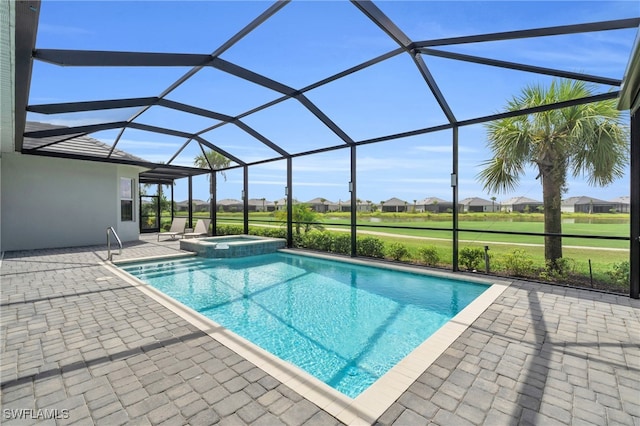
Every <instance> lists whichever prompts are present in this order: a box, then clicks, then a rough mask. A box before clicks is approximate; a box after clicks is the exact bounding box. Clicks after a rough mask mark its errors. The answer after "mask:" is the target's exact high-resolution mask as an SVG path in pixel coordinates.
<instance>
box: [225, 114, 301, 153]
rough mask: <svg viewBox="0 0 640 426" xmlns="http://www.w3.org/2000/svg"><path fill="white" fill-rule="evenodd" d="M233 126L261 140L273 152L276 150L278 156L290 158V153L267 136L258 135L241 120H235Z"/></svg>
mask: <svg viewBox="0 0 640 426" xmlns="http://www.w3.org/2000/svg"><path fill="white" fill-rule="evenodd" d="M233 124H235V125H236V126H238V127H239V128H240V129H242V130H243V131H245V132H246V133H248V134H250V135H251V136H253V137H254V138H256V139H257V140H259V141H260V142H262V143H263V144H264V145H266V146H268V147H269V148H271V149H272V150H274V151H275V152H277V153H278V154H280V155H282V156H283V157H288V156H289V153H288V152H287V151H285V150H284V149H282V148H280V146H278V145H276V144H275V143H273V142H271V141H270V140H269V139H267V138H266V137H265V136H263V135H261V134H260V133H258V132H257V131H255V130H254V129H252V128H251V127H249V126H247V125H246V124H245V123H244V122H242V121H240V120H234V121H233Z"/></svg>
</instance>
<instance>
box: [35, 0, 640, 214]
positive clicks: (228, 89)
mask: <svg viewBox="0 0 640 426" xmlns="http://www.w3.org/2000/svg"><path fill="white" fill-rule="evenodd" d="M270 5H271V2H266V1H256V2H248V1H234V2H222V1H195V2H169V1H136V2H119V1H105V2H76V1H71V2H64V1H44V2H43V3H42V8H41V9H42V10H41V14H40V24H39V31H38V40H37V43H36V46H37V48H57V49H87V50H120V51H143V52H184V53H204V54H209V53H212V52H213V51H215V50H216V49H217V48H218V47H219V46H221V45H222V44H223V43H224V42H225V41H226V40H227V39H229V38H230V37H231V36H233V35H234V34H235V33H236V32H238V31H239V30H240V29H242V28H243V27H244V26H245V25H246V24H248V23H249V22H250V21H251V20H252V19H254V18H255V17H257V16H258V15H259V14H260V13H261V12H262V11H264V10H265V9H267V8H268V7H269V6H270ZM376 5H377V6H378V7H379V8H380V9H381V10H382V11H383V12H384V13H385V14H387V16H389V17H390V18H391V19H392V20H393V21H394V22H395V23H396V24H397V25H398V26H399V27H400V29H401V30H402V31H404V33H405V34H407V35H408V36H409V37H410V38H411V39H412V40H414V41H420V40H427V39H434V38H445V37H452V36H462V35H473V34H482V33H491V32H499V31H511V30H519V29H528V28H537V27H547V26H556V25H565V24H575V23H584V22H594V21H602V20H611V19H621V18H630V17H637V16H640V6H639V5H638V3H637V2H636V1H616V2H609V1H587V2H581V1H570V2H561V1H536V2H526V1H490V2H479V1H478V2H462V1H448V2H436V1H430V2H424V1H409V2H402V1H393V2H390V1H388V2H376ZM636 33H637V29H631V30H616V31H608V32H602V33H598V34H578V35H568V36H554V37H545V38H541V39H538V40H533V39H523V40H512V41H503V42H497V43H496V42H494V43H476V44H467V45H457V46H448V47H447V48H446V49H445V48H443V50H450V51H455V52H460V53H466V54H471V55H477V56H485V57H489V58H495V59H501V60H507V61H513V62H522V63H526V64H530V65H536V66H542V67H549V68H558V69H562V70H567V71H575V72H583V73H587V74H595V75H599V76H606V77H613V78H618V79H621V78H622V77H623V74H624V71H625V68H626V64H627V62H628V60H629V55H630V53H631V49H632V46H633V43H634V40H635V38H636ZM396 47H397V46H396V45H395V44H394V43H393V42H392V41H391V39H389V38H388V37H387V36H386V35H385V34H384V33H383V32H382V31H381V30H380V29H379V28H378V27H377V26H375V25H374V24H373V23H372V22H371V21H369V20H368V19H367V18H366V17H365V16H364V15H363V14H362V13H361V12H360V11H359V10H358V9H357V8H355V7H354V6H353V5H352V4H350V3H348V2H345V1H322V2H314V1H295V0H294V1H293V2H291V3H290V4H288V5H286V6H285V7H284V8H283V9H281V10H280V11H279V12H278V13H277V14H276V15H275V16H273V17H272V18H270V19H269V20H268V21H267V22H266V23H264V24H262V25H261V26H260V27H258V28H257V29H256V30H254V31H253V32H251V33H250V34H248V35H247V36H246V37H245V38H243V39H242V40H240V41H239V42H238V43H237V44H236V45H234V46H233V47H232V48H230V49H229V50H227V51H226V52H224V53H223V54H222V55H221V58H222V59H225V60H227V61H230V62H233V63H235V64H237V65H240V66H242V67H245V68H247V69H249V70H251V71H254V72H257V73H260V74H262V75H264V76H267V77H269V78H271V79H273V80H277V81H279V82H281V83H283V84H286V85H288V86H290V87H293V88H296V89H299V88H303V87H305V86H307V85H309V84H311V83H314V82H316V81H318V80H320V79H323V78H326V77H329V76H331V75H333V74H336V73H337V72H340V71H342V70H344V69H347V68H349V67H351V66H354V65H357V64H359V63H361V62H364V61H367V60H369V59H371V58H374V57H376V56H378V55H381V54H383V53H386V52H389V51H391V50H393V49H394V48H396ZM423 58H424V60H425V62H426V64H427V66H428V67H429V69H430V71H431V73H432V74H433V76H434V78H435V80H436V82H437V83H438V85H439V88H440V90H441V91H442V93H443V94H444V96H445V97H446V99H447V102H448V103H449V105H450V107H451V109H452V111H453V113H454V115H455V117H456V118H457V119H466V118H472V117H476V116H484V115H490V114H492V113H495V112H499V111H500V110H501V109H502V107H503V106H504V105H505V103H506V100H507V99H509V98H510V97H511V96H513V95H515V94H517V93H519V91H520V90H521V89H522V88H523V87H524V86H526V85H529V84H548V83H549V82H550V81H551V78H550V77H544V76H539V75H534V74H531V73H525V72H518V71H511V70H504V69H499V68H494V67H486V66H480V65H474V64H470V63H464V62H460V61H453V60H448V59H443V58H437V57H432V56H424V55H423ZM188 70H189V69H188V68H180V67H172V68H153V69H140V68H102V69H100V68H75V67H58V66H53V65H50V64H46V63H41V62H36V63H35V65H34V73H33V81H32V85H31V94H30V101H29V102H30V104H41V103H55V102H67V101H85V100H99V99H118V98H131V97H146V96H158V95H159V94H160V93H162V92H163V91H164V90H165V89H166V88H167V87H168V86H170V85H171V84H172V83H173V82H175V81H176V80H177V79H178V78H180V77H181V76H182V75H184V74H185V73H186V72H187V71H188ZM595 90H596V91H597V92H606V91H608V90H610V87H607V86H596V87H595ZM306 96H307V97H308V98H309V100H311V102H313V103H314V104H315V105H316V106H317V107H318V108H320V109H321V110H322V111H323V112H324V113H325V114H326V115H327V116H328V117H329V118H331V119H332V120H333V121H334V122H335V123H336V124H338V125H339V126H340V127H341V128H342V129H343V130H344V131H345V132H346V133H347V134H348V135H349V136H350V137H351V138H352V139H353V140H355V141H361V140H367V139H370V138H375V137H379V136H386V135H392V134H396V133H400V132H406V131H410V130H414V129H420V128H425V127H430V126H435V125H438V124H444V123H445V122H446V119H445V117H444V114H443V113H442V111H441V110H440V108H439V107H438V105H437V103H436V101H435V99H434V97H433V96H432V94H431V93H430V91H429V89H428V87H427V85H426V84H425V83H424V80H423V78H422V76H421V75H420V74H419V72H418V70H417V68H416V67H415V65H414V64H413V61H412V60H411V58H410V57H409V56H408V55H406V54H404V55H399V56H396V57H393V58H391V59H389V60H387V61H385V62H382V63H379V64H377V65H375V66H372V67H369V68H367V69H365V70H363V71H360V72H358V73H355V74H352V75H350V76H348V77H345V78H344V79H341V80H339V81H336V82H332V83H330V84H327V85H325V86H321V87H319V88H317V89H314V90H311V91H309V92H307V93H306ZM279 97H280V96H279V95H278V94H277V93H275V92H273V91H271V90H269V89H266V88H264V87H261V86H257V85H255V84H253V83H250V82H247V81H244V80H241V79H238V78H236V77H234V76H231V75H229V74H226V73H224V72H221V71H219V70H216V69H214V68H211V67H206V68H204V69H202V70H201V71H199V72H198V73H197V74H196V75H195V76H194V77H192V78H191V79H189V80H188V81H187V82H186V83H184V84H183V85H181V86H179V87H178V88H177V89H175V90H174V91H173V92H171V93H169V95H168V96H167V98H168V99H171V100H174V101H178V102H183V103H189V104H193V105H196V106H198V107H201V108H206V109H209V110H212V111H216V112H219V113H223V114H227V115H232V116H234V115H238V114H241V113H243V112H245V111H247V110H250V109H252V108H254V107H257V106H259V105H262V104H264V103H266V102H269V101H272V100H274V99H277V98H279ZM136 111H137V109H120V110H110V111H101V112H92V113H76V114H63V115H59V116H45V115H40V114H31V113H30V114H29V117H28V118H29V119H31V120H38V121H46V122H53V123H56V124H65V125H76V124H86V123H96V122H108V121H119V120H126V119H128V118H129V117H131V116H132V115H133V114H134V113H135V112H136ZM625 116H626V113H625ZM137 121H139V122H141V123H144V124H150V125H155V126H167V127H171V128H174V129H178V130H183V131H187V132H196V131H199V130H201V129H203V128H207V127H208V126H211V125H213V124H216V122H215V121H212V120H210V119H205V118H202V117H198V116H194V115H191V114H186V113H181V112H177V111H172V110H168V109H166V108H162V107H158V106H154V107H152V108H150V109H149V110H148V111H147V112H145V113H144V114H143V115H142V116H140V118H139V119H138V120H137ZM243 121H244V122H245V123H246V124H247V125H249V126H251V127H252V128H253V129H255V130H256V131H258V132H260V133H261V134H262V135H264V136H265V137H267V138H269V139H270V140H272V141H273V142H275V143H277V144H278V145H280V146H281V147H283V148H284V149H285V150H287V151H289V152H300V151H306V150H313V149H317V148H321V147H325V146H333V145H339V144H341V143H343V142H342V141H341V140H340V139H339V138H338V137H337V136H336V135H335V134H334V133H332V132H331V131H330V130H328V128H327V127H325V126H324V125H323V124H322V123H320V122H319V121H318V120H317V119H316V118H315V117H314V116H313V115H312V114H311V113H310V112H309V111H308V110H307V109H306V108H304V106H302V104H301V103H299V102H297V101H295V100H291V99H290V100H287V101H284V102H281V103H280V104H278V105H276V106H275V107H272V108H269V109H266V110H262V111H260V112H257V113H255V114H251V115H249V116H247V117H245V118H243ZM117 133H118V131H115V130H114V131H104V132H99V133H95V134H93V135H92V136H93V137H95V138H97V139H99V140H102V141H104V142H106V143H110V144H111V143H113V141H114V139H115V137H116V135H117ZM203 136H204V137H205V139H207V140H209V141H211V142H212V143H214V144H217V145H219V146H220V147H221V148H223V149H225V150H227V151H228V152H230V153H232V154H233V155H235V156H237V157H238V158H241V159H243V160H245V161H248V162H250V161H259V160H262V159H266V158H271V157H273V156H275V153H274V152H273V151H272V150H271V149H269V148H267V147H266V146H264V145H262V144H261V143H260V142H258V141H256V140H255V139H253V138H252V137H250V136H249V135H248V134H247V133H245V132H243V131H242V130H240V129H239V128H238V127H236V126H233V125H224V126H222V127H220V128H218V129H216V130H214V131H211V132H208V133H205V134H204V135H203ZM451 140H452V135H451V132H450V131H443V132H437V133H430V134H426V135H421V136H415V137H410V138H403V139H398V140H395V141H391V142H385V143H376V144H370V145H365V146H362V147H359V148H358V151H357V152H358V154H357V166H358V175H357V178H358V197H359V198H361V199H362V200H371V201H373V202H379V201H381V200H386V199H388V198H391V197H398V198H401V199H403V200H406V201H408V202H410V203H411V202H413V200H421V199H423V198H426V197H432V196H436V197H440V198H443V199H451V188H450V185H449V182H450V177H449V176H450V173H451V170H452V160H451V156H452V154H451ZM184 142H185V141H184V140H182V139H180V138H176V137H171V136H165V135H158V134H154V133H149V132H143V131H138V130H132V129H129V130H126V131H125V133H124V134H123V137H122V139H121V141H120V143H119V144H118V148H120V149H123V150H125V151H127V152H130V153H132V154H135V155H138V156H140V157H143V158H145V159H147V160H150V161H165V162H166V161H168V160H169V159H170V158H171V156H172V155H173V154H174V153H175V152H176V151H177V149H178V148H179V147H180V146H181V145H182V144H183V143H184ZM459 144H460V151H459V152H460V164H459V167H460V176H459V184H460V187H459V189H460V199H462V198H465V197H469V196H479V197H483V198H490V197H492V196H496V197H497V199H498V200H505V199H507V198H510V197H512V196H527V197H530V198H534V199H538V200H540V199H541V188H540V182H539V181H537V180H535V176H536V173H535V171H533V170H530V171H528V172H527V173H526V175H525V176H523V177H522V179H521V182H520V186H519V188H518V190H517V191H515V192H514V193H510V194H488V193H486V192H484V191H483V190H482V186H481V184H480V183H479V182H478V181H477V179H476V175H477V173H478V172H479V171H480V164H481V163H482V161H484V160H487V159H488V158H490V153H489V152H488V151H487V149H486V147H485V145H486V137H485V129H484V127H483V126H482V125H477V126H470V127H464V128H461V129H460V134H459ZM199 152H200V150H199V148H198V147H197V146H196V145H195V143H191V144H190V145H189V146H187V148H185V150H184V151H183V152H182V153H181V154H180V155H179V156H178V157H177V158H176V159H175V160H174V161H173V163H175V164H182V165H192V164H193V158H194V157H195V155H196V154H198V153H199ZM349 161H350V152H349V150H348V149H343V150H337V151H332V152H328V153H324V154H320V155H313V156H306V157H299V158H295V159H294V160H293V166H294V169H293V179H294V186H293V196H294V197H295V198H297V199H299V200H301V201H306V200H309V199H312V198H315V197H323V198H326V199H328V200H331V201H336V202H337V201H339V200H343V201H344V200H348V199H349V191H348V182H349V180H350V176H349ZM285 167H286V164H285V162H284V161H277V162H272V163H266V164H262V165H259V166H253V167H251V168H250V169H249V176H250V186H249V196H250V198H263V197H264V198H266V199H268V200H274V199H279V198H282V197H283V196H284V187H285V185H286V183H285V181H286V171H285ZM628 180H629V179H628V176H625V177H624V178H623V179H621V180H619V181H617V182H615V183H614V184H613V185H611V186H609V187H607V188H591V187H589V186H588V185H587V184H586V179H582V178H578V179H575V180H573V179H572V180H571V181H570V182H569V191H568V193H567V196H574V195H591V196H594V197H596V198H602V199H612V198H615V197H618V196H624V195H628V194H629V181H628ZM194 183H195V185H194V197H195V198H200V199H205V200H206V199H207V198H208V184H207V180H206V177H199V178H196V179H195V180H194ZM186 188H187V185H186V181H179V182H178V183H177V185H176V188H175V197H176V199H177V200H182V199H185V198H186V197H187V192H186V191H187V190H186ZM241 190H242V172H241V170H231V171H228V172H227V173H226V180H224V179H219V185H218V195H217V197H218V199H223V198H236V199H237V198H240V194H241Z"/></svg>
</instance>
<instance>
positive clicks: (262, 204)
mask: <svg viewBox="0 0 640 426" xmlns="http://www.w3.org/2000/svg"><path fill="white" fill-rule="evenodd" d="M247 203H248V204H249V211H250V212H267V211H271V212H272V211H274V210H275V208H274V206H273V203H272V202H271V201H267V199H266V198H249V200H248V201H247Z"/></svg>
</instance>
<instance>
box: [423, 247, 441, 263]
mask: <svg viewBox="0 0 640 426" xmlns="http://www.w3.org/2000/svg"><path fill="white" fill-rule="evenodd" d="M418 256H420V260H422V261H423V262H424V263H426V264H427V265H430V266H435V265H437V264H438V262H439V261H440V255H438V249H437V248H436V246H426V247H420V248H419V249H418Z"/></svg>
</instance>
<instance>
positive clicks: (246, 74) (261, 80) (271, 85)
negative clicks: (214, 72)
mask: <svg viewBox="0 0 640 426" xmlns="http://www.w3.org/2000/svg"><path fill="white" fill-rule="evenodd" d="M209 65H211V66H212V67H214V68H216V69H219V70H220V71H224V72H226V73H228V74H231V75H234V76H236V77H239V78H241V79H243V80H247V81H250V82H252V83H255V84H257V85H260V86H262V87H266V88H267V89H271V90H274V91H276V92H278V93H282V94H283V95H287V96H289V97H292V96H294V95H295V94H296V93H297V90H295V89H293V88H292V87H289V86H287V85H285V84H282V83H279V82H277V81H275V80H272V79H270V78H268V77H265V76H263V75H260V74H258V73H255V72H253V71H250V70H248V69H246V68H243V67H241V66H239V65H236V64H233V63H231V62H229V61H225V60H224V59H220V58H214V59H213V60H212V61H211V63H210V64H209Z"/></svg>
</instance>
